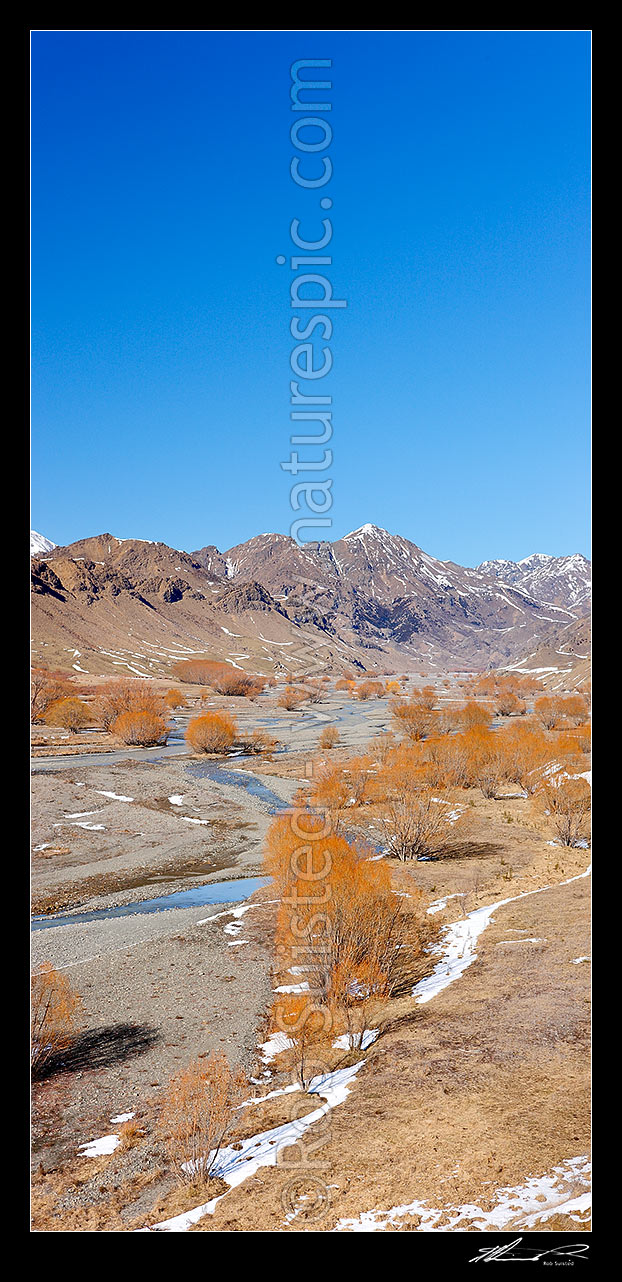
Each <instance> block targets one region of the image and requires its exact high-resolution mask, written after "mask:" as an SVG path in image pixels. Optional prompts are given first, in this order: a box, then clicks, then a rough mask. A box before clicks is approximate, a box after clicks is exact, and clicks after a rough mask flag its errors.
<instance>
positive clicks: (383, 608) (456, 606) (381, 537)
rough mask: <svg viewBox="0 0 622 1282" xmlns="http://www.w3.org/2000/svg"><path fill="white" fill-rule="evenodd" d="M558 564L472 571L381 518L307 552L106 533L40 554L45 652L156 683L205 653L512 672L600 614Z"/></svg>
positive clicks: (37, 626)
mask: <svg viewBox="0 0 622 1282" xmlns="http://www.w3.org/2000/svg"><path fill="white" fill-rule="evenodd" d="M44 541H45V542H49V540H44ZM542 560H543V558H541V557H540V558H538V557H535V558H527V561H528V562H529V565H527V562H525V563H516V566H517V567H518V569H519V571H520V573H519V574H518V576H516V575H515V574H514V572H513V570H512V567H513V566H515V563H513V562H484V563H483V565H482V566H479V567H477V568H476V569H471V568H468V567H464V566H460V565H457V564H455V563H453V562H450V561H440V560H438V559H437V558H435V557H432V556H429V555H428V554H427V553H426V552H424V551H422V549H421V548H419V547H417V545H416V544H414V543H411V542H410V541H409V540H407V539H404V538H402V537H401V536H400V535H393V534H390V533H389V532H388V531H386V530H382V529H380V528H379V527H377V526H374V525H364V526H362V527H361V528H360V529H358V530H354V531H352V532H351V533H350V534H348V535H346V536H345V537H344V538H343V539H339V540H337V541H335V542H334V543H310V544H307V545H305V546H304V547H299V546H298V545H297V544H296V543H295V541H294V540H293V539H292V538H289V537H288V536H286V535H282V534H261V535H257V536H256V537H254V538H252V539H249V540H248V541H247V542H245V543H242V544H239V545H238V546H236V547H233V548H230V549H229V550H228V551H226V552H223V553H221V552H220V551H219V550H218V549H217V548H216V547H215V546H214V545H207V546H205V547H203V548H202V549H200V550H198V551H196V552H193V553H188V552H183V551H178V550H176V549H174V548H170V547H168V546H167V545H166V544H164V543H155V542H148V541H145V540H140V539H119V538H116V537H115V536H113V535H111V534H101V535H96V536H94V537H91V538H85V539H80V540H78V541H77V542H76V543H73V544H71V545H70V546H68V547H64V548H63V547H53V546H52V547H49V548H47V549H45V550H43V551H41V552H38V553H37V554H36V555H35V556H34V557H33V560H32V587H33V611H32V619H33V646H34V657H35V660H36V662H46V663H48V664H50V665H52V666H58V667H65V668H69V669H74V670H76V671H78V672H82V671H83V672H88V673H101V672H115V671H116V672H118V671H119V670H123V669H125V670H126V671H133V672H135V673H136V674H137V675H141V676H145V675H151V674H153V675H156V674H158V673H164V672H166V671H167V670H168V668H169V667H170V664H171V663H172V662H174V660H175V658H177V657H179V655H180V654H198V653H202V654H210V655H213V656H214V657H217V658H219V659H225V660H227V661H228V662H230V663H233V664H234V665H235V664H238V663H239V664H240V666H245V667H248V668H249V669H251V670H254V671H259V672H264V673H269V672H273V671H277V672H278V671H284V670H287V671H291V672H292V674H293V675H295V674H296V673H297V672H302V671H306V670H308V669H309V667H310V666H312V667H314V668H315V667H322V668H324V667H325V668H327V669H328V670H331V669H332V670H336V671H339V670H342V669H343V668H347V667H355V668H357V669H359V670H361V669H363V668H365V669H367V670H370V671H373V670H379V671H382V670H386V669H400V668H404V669H405V670H409V669H410V670H412V669H415V668H420V667H421V665H422V663H423V664H424V665H426V666H427V667H429V668H431V669H434V668H436V667H440V666H444V667H455V668H471V667H474V668H488V667H498V666H503V665H507V664H511V663H514V662H517V661H520V660H521V658H522V657H523V656H524V655H526V654H531V653H532V652H533V651H534V649H535V648H536V647H540V646H545V647H546V646H548V647H549V648H550V647H551V646H552V647H553V648H555V645H556V637H557V633H558V631H559V629H560V627H561V628H564V627H565V626H566V625H568V624H572V623H573V622H574V621H575V620H576V619H577V617H578V615H579V614H583V613H584V612H585V609H586V592H587V590H588V587H587V584H588V570H589V565H588V563H587V562H585V561H584V558H582V557H563V558H554V557H549V558H544V562H545V564H544V565H542V564H540V563H541V562H542ZM536 563H537V564H536ZM520 566H522V567H523V569H522V570H520ZM501 567H509V568H508V570H507V574H505V572H504V573H503V574H502V570H501ZM553 598H555V599H553ZM232 641H233V648H231V645H232ZM543 666H546V665H543Z"/></svg>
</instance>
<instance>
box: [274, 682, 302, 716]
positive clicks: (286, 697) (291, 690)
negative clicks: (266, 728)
mask: <svg viewBox="0 0 622 1282" xmlns="http://www.w3.org/2000/svg"><path fill="white" fill-rule="evenodd" d="M306 698H307V692H306V690H297V689H296V687H295V686H286V687H285V689H284V691H283V693H282V694H280V695H279V697H278V699H277V704H278V706H279V708H285V710H286V711H287V712H295V710H296V709H297V708H299V707H300V705H301V703H304V702H305V700H306Z"/></svg>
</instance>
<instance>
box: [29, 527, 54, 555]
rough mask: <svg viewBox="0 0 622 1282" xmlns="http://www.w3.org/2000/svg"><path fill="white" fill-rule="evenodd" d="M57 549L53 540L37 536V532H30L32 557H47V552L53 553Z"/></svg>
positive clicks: (41, 535) (40, 535)
mask: <svg viewBox="0 0 622 1282" xmlns="http://www.w3.org/2000/svg"><path fill="white" fill-rule="evenodd" d="M55 547H56V544H55V543H52V540H51V539H46V538H45V535H43V534H37V531H36V530H31V531H30V555H31V556H45V554H46V552H51V551H52V549H53V548H55Z"/></svg>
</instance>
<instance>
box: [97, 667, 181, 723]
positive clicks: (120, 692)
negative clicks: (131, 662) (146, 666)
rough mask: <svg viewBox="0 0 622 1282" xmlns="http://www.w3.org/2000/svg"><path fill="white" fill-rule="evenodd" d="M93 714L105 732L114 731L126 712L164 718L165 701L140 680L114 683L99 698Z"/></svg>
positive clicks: (106, 687) (105, 688)
mask: <svg viewBox="0 0 622 1282" xmlns="http://www.w3.org/2000/svg"><path fill="white" fill-rule="evenodd" d="M93 712H94V715H95V717H96V719H97V721H98V722H99V724H100V725H101V726H103V728H104V730H112V728H113V726H114V723H115V722H116V721H117V720H118V718H119V717H120V716H121V715H122V714H123V713H124V712H148V713H151V714H153V715H155V716H160V717H162V716H163V714H164V701H163V699H162V698H161V696H160V695H159V694H158V693H157V692H156V691H155V690H154V689H153V687H152V686H150V685H146V684H145V682H143V681H142V680H140V679H137V680H136V681H130V680H127V681H113V682H110V683H109V684H108V685H107V686H105V687H104V688H103V689H102V691H101V693H100V694H99V695H98V696H97V699H96V700H95V704H94V708H93ZM115 733H116V732H115Z"/></svg>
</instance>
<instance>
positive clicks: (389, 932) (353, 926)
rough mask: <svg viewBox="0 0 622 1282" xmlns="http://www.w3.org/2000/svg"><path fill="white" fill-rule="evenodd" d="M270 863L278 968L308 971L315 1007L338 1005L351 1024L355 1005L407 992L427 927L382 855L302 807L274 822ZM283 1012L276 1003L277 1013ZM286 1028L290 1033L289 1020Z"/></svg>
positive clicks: (269, 843)
mask: <svg viewBox="0 0 622 1282" xmlns="http://www.w3.org/2000/svg"><path fill="white" fill-rule="evenodd" d="M325 834H326V835H325ZM265 866H266V871H267V872H269V873H270V874H271V875H272V876H273V878H274V881H275V885H276V888H277V890H278V893H279V897H280V904H279V908H278V914H277V956H278V957H279V959H280V962H279V968H280V969H288V968H286V967H285V966H284V965H282V962H283V961H284V960H285V959H289V960H290V961H291V962H292V963H293V964H295V966H296V968H297V971H296V973H303V974H304V975H305V976H306V982H307V983H308V986H309V989H308V997H307V999H306V1000H308V1001H309V1002H312V1003H313V1004H314V1008H315V1009H316V1010H319V1011H324V1012H327V1011H328V1012H340V1017H341V1018H343V1020H344V1022H345V1024H346V1027H348V1028H351V1027H353V1017H354V1016H353V1012H354V1010H355V1009H356V1007H357V1004H359V1003H365V1006H366V1005H367V1003H368V1002H369V1001H370V1000H380V999H381V998H383V997H390V996H395V995H397V994H398V993H400V992H406V991H410V988H409V986H410V987H412V982H413V981H412V973H413V963H414V962H415V960H417V959H418V958H419V957H420V956H421V952H422V947H423V943H422V939H423V927H422V922H421V920H420V919H419V918H418V917H417V916H416V914H415V913H414V912H412V911H405V910H403V907H402V900H401V899H400V898H399V897H398V896H396V895H394V894H393V892H392V889H391V873H390V869H389V867H388V866H387V864H386V863H385V862H384V861H382V860H376V859H372V858H371V857H370V852H369V850H364V849H359V848H357V847H356V846H354V845H353V844H352V843H351V842H349V841H347V840H346V839H345V838H344V837H340V836H335V835H332V834H331V833H330V832H328V833H327V831H326V825H325V817H324V815H322V814H318V813H314V812H311V811H305V810H302V809H301V810H298V811H294V812H290V814H288V815H280V816H278V818H277V819H276V820H275V821H274V823H273V824H272V826H271V828H270V831H269V833H268V840H267V843H266V856H265ZM412 903H413V901H412V900H411V901H409V904H412ZM281 1011H282V1006H281V1005H280V1004H277V1008H276V1010H275V1016H276V1017H277V1018H278V1017H279V1014H280V1012H281ZM298 1014H299V1016H300V1017H301V1012H299V1013H298ZM308 1019H309V1020H310V1014H309V1015H308ZM281 1027H282V1031H284V1032H286V1033H287V1034H288V1036H290V1035H291V1025H290V1026H289V1027H283V1026H282V1025H281Z"/></svg>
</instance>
